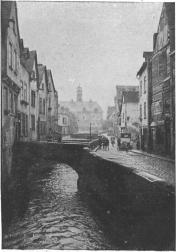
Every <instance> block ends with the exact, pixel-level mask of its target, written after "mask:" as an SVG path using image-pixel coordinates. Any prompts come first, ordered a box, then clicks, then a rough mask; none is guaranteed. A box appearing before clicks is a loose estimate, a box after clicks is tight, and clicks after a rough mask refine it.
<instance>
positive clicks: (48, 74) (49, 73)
mask: <svg viewBox="0 0 176 252" xmlns="http://www.w3.org/2000/svg"><path fill="white" fill-rule="evenodd" d="M47 76H48V80H49V76H51V80H52V85H53V88H54V92H56V89H55V86H54V81H53V76H52V72H51V70H50V69H48V70H47Z"/></svg>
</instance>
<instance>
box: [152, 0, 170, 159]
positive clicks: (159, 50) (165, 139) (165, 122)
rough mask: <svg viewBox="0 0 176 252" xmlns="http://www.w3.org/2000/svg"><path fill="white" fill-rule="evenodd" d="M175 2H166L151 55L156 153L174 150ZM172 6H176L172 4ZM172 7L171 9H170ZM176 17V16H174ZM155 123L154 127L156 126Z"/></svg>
mask: <svg viewBox="0 0 176 252" xmlns="http://www.w3.org/2000/svg"><path fill="white" fill-rule="evenodd" d="M173 4H174V3H164V4H163V10H162V13H161V18H160V22H159V25H158V33H157V34H155V35H154V56H153V58H152V122H153V124H152V126H151V130H152V148H153V151H156V152H157V153H160V154H162V153H167V154H169V155H170V154H171V152H172V146H173V145H172V140H171V139H172V137H173V136H172V133H171V132H172V129H171V128H172V127H171V123H170V122H171V121H170V118H171V117H172V116H171V109H172V108H171V104H172V101H171V100H172V98H171V97H172V96H171V93H172V91H171V82H170V77H171V76H170V72H171V69H170V39H171V38H170V25H169V20H170V22H171V16H170V15H171V14H172V15H173V13H170V11H171V10H172V8H175V6H174V5H173ZM172 5H173V6H172ZM169 8H170V11H169V12H168V10H169ZM173 19H174V15H173ZM154 124H155V125H156V126H153V125H154Z"/></svg>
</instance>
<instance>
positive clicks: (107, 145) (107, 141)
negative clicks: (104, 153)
mask: <svg viewBox="0 0 176 252" xmlns="http://www.w3.org/2000/svg"><path fill="white" fill-rule="evenodd" d="M106 150H108V151H109V139H108V138H106Z"/></svg>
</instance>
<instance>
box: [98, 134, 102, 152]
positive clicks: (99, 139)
mask: <svg viewBox="0 0 176 252" xmlns="http://www.w3.org/2000/svg"><path fill="white" fill-rule="evenodd" d="M101 144H102V140H101V136H99V138H98V146H99V149H100V150H101Z"/></svg>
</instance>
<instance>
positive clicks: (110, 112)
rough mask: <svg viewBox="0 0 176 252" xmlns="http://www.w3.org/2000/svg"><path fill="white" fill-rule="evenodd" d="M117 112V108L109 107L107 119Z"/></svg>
mask: <svg viewBox="0 0 176 252" xmlns="http://www.w3.org/2000/svg"><path fill="white" fill-rule="evenodd" d="M114 111H115V106H108V111H107V117H106V118H107V119H108V118H109V117H110V116H111V115H112V114H113V112H114Z"/></svg>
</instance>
